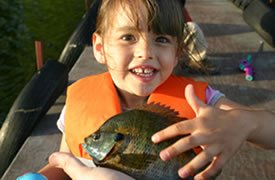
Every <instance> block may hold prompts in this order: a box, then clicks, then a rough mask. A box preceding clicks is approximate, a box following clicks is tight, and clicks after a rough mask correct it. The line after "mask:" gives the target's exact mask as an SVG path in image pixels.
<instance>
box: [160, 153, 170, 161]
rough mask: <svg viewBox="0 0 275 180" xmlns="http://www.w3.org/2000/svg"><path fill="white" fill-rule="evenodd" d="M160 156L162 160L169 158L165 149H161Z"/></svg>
mask: <svg viewBox="0 0 275 180" xmlns="http://www.w3.org/2000/svg"><path fill="white" fill-rule="evenodd" d="M160 158H161V159H162V160H163V161H168V160H169V159H170V154H169V153H168V152H167V151H161V152H160Z"/></svg>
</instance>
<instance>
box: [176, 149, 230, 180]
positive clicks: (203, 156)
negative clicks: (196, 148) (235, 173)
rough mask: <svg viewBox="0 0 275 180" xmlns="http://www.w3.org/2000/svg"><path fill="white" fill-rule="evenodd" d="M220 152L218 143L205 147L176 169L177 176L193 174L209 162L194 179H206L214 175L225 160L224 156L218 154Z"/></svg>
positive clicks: (184, 176) (182, 176)
mask: <svg viewBox="0 0 275 180" xmlns="http://www.w3.org/2000/svg"><path fill="white" fill-rule="evenodd" d="M220 153H221V149H220V146H219V145H213V146H211V147H206V148H205V149H204V150H203V151H202V152H201V153H200V154H198V155H197V156H196V157H195V158H194V159H192V160H191V161H190V162H189V163H188V164H186V165H185V166H184V167H183V168H181V169H180V170H179V171H178V173H179V176H180V177H181V178H186V177H188V176H191V175H194V174H195V173H197V172H198V171H199V170H201V169H203V168H204V167H205V166H206V165H207V164H209V163H210V165H209V166H208V167H207V168H206V169H204V170H203V171H201V172H199V173H198V174H197V175H196V176H195V179H207V178H209V177H212V176H214V175H215V174H217V173H218V172H219V171H220V169H221V167H222V166H223V164H224V162H225V161H224V158H223V157H222V156H219V154H220Z"/></svg>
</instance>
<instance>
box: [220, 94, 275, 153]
mask: <svg viewBox="0 0 275 180" xmlns="http://www.w3.org/2000/svg"><path fill="white" fill-rule="evenodd" d="M215 107H217V108H220V109H223V110H228V111H231V113H232V114H235V115H234V116H235V117H236V118H238V119H239V120H241V121H246V124H247V126H248V127H249V126H254V127H253V129H254V130H252V131H251V132H250V133H249V135H248V138H247V140H248V141H250V142H252V143H254V144H257V145H259V146H261V147H263V148H275V141H274V137H275V131H274V130H275V114H274V113H272V112H270V111H267V110H263V109H255V108H250V107H247V106H243V105H241V104H238V103H236V102H233V101H231V100H229V99H226V98H224V97H223V98H221V99H220V100H219V101H218V102H217V104H216V105H215Z"/></svg>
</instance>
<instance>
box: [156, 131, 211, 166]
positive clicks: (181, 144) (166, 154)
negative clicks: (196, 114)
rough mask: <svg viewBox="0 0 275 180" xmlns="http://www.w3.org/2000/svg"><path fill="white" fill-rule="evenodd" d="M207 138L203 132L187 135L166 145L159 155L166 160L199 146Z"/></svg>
mask: <svg viewBox="0 0 275 180" xmlns="http://www.w3.org/2000/svg"><path fill="white" fill-rule="evenodd" d="M207 141H208V139H207V137H206V136H204V135H203V134H195V135H188V136H186V137H183V138H181V139H179V140H178V141H177V142H176V143H174V144H172V145H171V146H169V147H167V148H166V149H164V150H162V151H161V152H160V157H161V159H162V160H164V161H168V160H170V159H171V158H173V157H176V156H178V155H180V154H182V153H184V152H185V151H187V150H190V149H192V148H194V147H198V146H200V145H201V144H202V143H205V142H207Z"/></svg>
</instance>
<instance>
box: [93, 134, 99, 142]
mask: <svg viewBox="0 0 275 180" xmlns="http://www.w3.org/2000/svg"><path fill="white" fill-rule="evenodd" d="M99 138H100V134H92V139H93V140H94V141H96V140H98V139H99Z"/></svg>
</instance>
